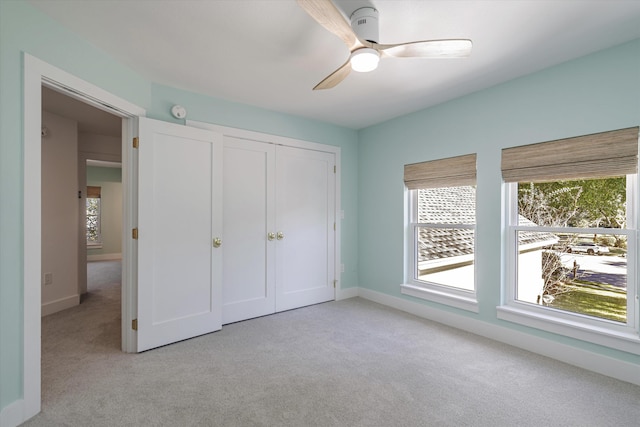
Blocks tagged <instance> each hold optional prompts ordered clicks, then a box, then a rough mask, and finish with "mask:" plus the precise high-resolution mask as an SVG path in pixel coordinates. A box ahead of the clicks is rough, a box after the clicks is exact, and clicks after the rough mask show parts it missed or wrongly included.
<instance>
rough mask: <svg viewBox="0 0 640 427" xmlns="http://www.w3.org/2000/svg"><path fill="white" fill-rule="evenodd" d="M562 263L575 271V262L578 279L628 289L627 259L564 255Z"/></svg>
mask: <svg viewBox="0 0 640 427" xmlns="http://www.w3.org/2000/svg"><path fill="white" fill-rule="evenodd" d="M561 258H562V263H563V264H564V265H565V267H566V268H568V269H570V270H571V269H573V261H574V260H575V261H576V262H577V263H578V265H579V267H578V278H579V279H580V280H586V281H589V282H597V283H607V284H610V285H613V286H617V287H620V288H626V287H627V259H626V258H622V257H618V256H598V255H579V254H562V255H561Z"/></svg>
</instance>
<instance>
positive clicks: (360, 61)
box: [351, 47, 380, 73]
mask: <svg viewBox="0 0 640 427" xmlns="http://www.w3.org/2000/svg"><path fill="white" fill-rule="evenodd" d="M378 62H380V53H379V52H378V51H377V50H375V49H371V48H368V47H366V48H362V49H358V50H356V51H354V52H353V53H352V54H351V69H352V70H353V71H358V72H360V73H367V72H369V71H373V70H375V69H376V68H378Z"/></svg>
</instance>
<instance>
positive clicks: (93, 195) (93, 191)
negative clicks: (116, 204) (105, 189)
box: [87, 186, 100, 199]
mask: <svg viewBox="0 0 640 427" xmlns="http://www.w3.org/2000/svg"><path fill="white" fill-rule="evenodd" d="M87 198H88V199H99V198H100V187H90V186H87Z"/></svg>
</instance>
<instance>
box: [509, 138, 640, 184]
mask: <svg viewBox="0 0 640 427" xmlns="http://www.w3.org/2000/svg"><path fill="white" fill-rule="evenodd" d="M637 172H638V127H633V128H627V129H620V130H614V131H610V132H603V133H596V134H593V135H585V136H578V137H575V138H567V139H558V140H556V141H549V142H541V143H538V144H531V145H524V146H521V147H513V148H505V149H503V150H502V177H503V178H504V180H505V181H506V182H540V181H554V180H566V179H588V178H603V177H610V176H622V175H627V174H634V173H637Z"/></svg>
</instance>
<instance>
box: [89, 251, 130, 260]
mask: <svg viewBox="0 0 640 427" xmlns="http://www.w3.org/2000/svg"><path fill="white" fill-rule="evenodd" d="M119 259H122V254H121V253H114V254H96V255H87V261H116V260H119Z"/></svg>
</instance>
